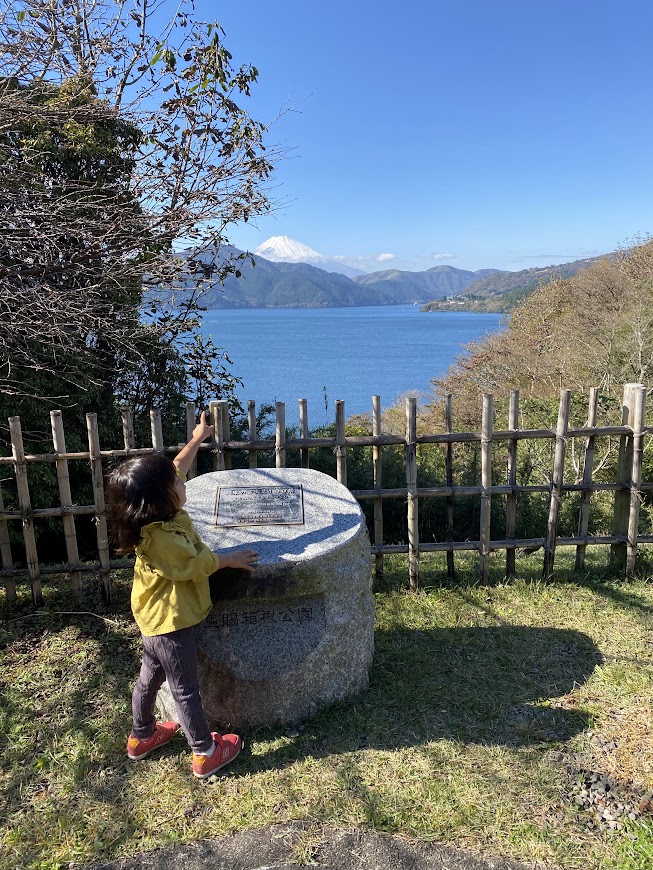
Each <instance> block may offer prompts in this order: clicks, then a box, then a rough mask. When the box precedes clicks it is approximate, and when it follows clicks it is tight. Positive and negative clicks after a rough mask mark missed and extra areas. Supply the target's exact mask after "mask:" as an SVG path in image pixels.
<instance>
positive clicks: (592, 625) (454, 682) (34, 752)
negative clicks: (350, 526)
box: [0, 559, 653, 870]
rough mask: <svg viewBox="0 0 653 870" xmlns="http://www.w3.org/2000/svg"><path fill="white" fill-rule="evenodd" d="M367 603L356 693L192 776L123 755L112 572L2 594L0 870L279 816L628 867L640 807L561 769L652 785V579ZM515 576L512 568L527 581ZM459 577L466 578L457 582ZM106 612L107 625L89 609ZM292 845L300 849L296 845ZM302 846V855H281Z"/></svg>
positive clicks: (434, 576)
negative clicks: (602, 820)
mask: <svg viewBox="0 0 653 870" xmlns="http://www.w3.org/2000/svg"><path fill="white" fill-rule="evenodd" d="M441 571H442V566H441V563H439V562H438V561H437V560H436V559H433V560H425V563H424V580H425V582H426V583H430V584H432V585H431V588H429V589H427V590H425V591H422V592H420V593H418V594H416V595H410V594H407V593H406V592H405V591H403V590H402V589H400V588H394V589H393V584H396V585H398V582H399V578H400V577H402V576H405V573H402V572H405V567H404V566H403V565H402V564H401V563H400V560H395V563H394V566H393V562H392V561H391V562H390V563H389V565H388V571H387V575H386V578H387V584H386V585H387V588H386V590H385V591H384V592H380V593H378V594H377V631H376V652H375V661H374V665H373V668H372V673H371V685H370V689H369V691H368V692H367V693H366V694H365V695H363V696H362V697H360V698H359V699H357V700H356V701H355V702H354V703H351V704H342V705H337V706H336V707H333V708H331V709H329V710H325V711H323V712H322V713H321V714H320V715H319V716H318V717H317V718H315V719H313V720H311V721H309V722H306V723H304V725H303V727H302V729H301V730H299V731H298V732H293V731H288V730H286V729H283V728H278V729H258V730H256V731H253V732H252V733H249V734H246V735H245V736H246V738H247V743H248V747H249V749H248V751H247V752H246V753H245V754H244V755H243V757H241V759H239V761H238V762H237V764H236V765H235V766H234V768H233V769H231V770H228V773H226V774H225V775H224V776H221V777H220V778H218V780H217V781H216V782H215V783H213V784H208V785H207V784H206V783H200V782H198V781H196V780H194V778H193V777H192V776H191V775H190V772H189V757H188V750H187V747H186V746H185V743H184V741H183V738H180V739H178V740H175V741H174V742H173V743H172V744H171V745H170V747H166V749H164V750H163V751H162V752H161V754H160V755H159V756H158V757H156V758H154V759H152V760H148V761H147V762H143V764H140V765H130V764H128V763H127V761H126V759H125V756H124V742H125V738H126V735H127V731H128V728H129V722H130V703H129V701H130V691H131V685H132V681H133V679H134V677H135V674H136V672H137V669H138V661H139V638H138V633H137V631H136V630H135V628H134V626H133V623H132V620H131V616H130V614H129V610H128V591H129V578H128V577H125V576H119V575H118V576H116V578H115V580H116V593H117V594H116V599H117V600H116V604H115V605H114V606H113V607H112V608H111V609H110V610H109V609H105V608H103V605H102V604H101V603H100V601H99V599H98V596H97V594H96V593H95V592H92V591H89V593H88V596H87V598H86V599H85V601H84V608H83V609H84V610H90V611H93V612H94V613H95V614H97V615H96V616H91V615H88V614H86V615H84V614H79V615H75V614H71V615H61V614H60V613H57V611H72V610H74V609H75V607H74V606H72V605H71V601H70V600H69V598H68V596H67V593H66V592H65V591H64V589H63V586H62V589H57V587H56V585H54V586H49V587H48V588H46V596H47V608H48V609H49V611H50V612H48V614H47V615H45V616H43V615H35V614H34V612H33V608H32V606H31V604H30V603H29V600H28V596H27V594H26V593H24V594H23V595H22V596H21V600H20V602H19V603H18V605H15V606H13V607H11V608H9V607H8V606H6V605H4V604H3V606H2V611H1V616H2V619H3V622H2V624H1V626H0V629H1V641H2V643H1V646H2V650H1V652H0V656H1V661H2V675H3V676H2V679H3V687H2V688H3V693H2V702H1V705H0V716H1V720H0V721H1V727H0V730H1V738H0V739H1V741H2V746H1V748H2V765H1V773H0V775H1V780H0V799H1V800H2V808H1V810H0V812H1V815H2V817H3V818H4V819H5V820H6V821H5V822H4V823H3V827H2V828H1V829H0V843H1V844H2V848H1V849H0V870H13V868H15V867H18V866H20V867H21V868H30V870H37V868H38V870H57V868H68V867H69V866H71V864H70V862H78V864H79V863H84V862H87V861H90V860H92V859H94V858H102V859H109V858H112V857H116V856H118V855H127V854H133V853H136V852H138V851H142V850H145V849H148V848H153V847H156V846H164V845H166V844H169V843H172V842H181V841H189V840H195V839H199V838H202V837H214V836H220V835H222V834H225V833H228V832H233V831H237V830H243V829H246V828H250V827H256V826H260V825H266V824H270V823H273V822H280V821H285V820H291V819H299V820H304V821H306V822H308V823H309V833H308V834H307V835H306V837H305V842H304V841H302V844H300V847H301V848H300V847H298V848H299V851H301V852H302V855H303V856H304V858H305V859H306V860H308V859H309V858H310V853H311V843H312V839H311V836H310V826H311V825H315V826H319V825H321V824H323V823H326V824H333V825H337V826H341V827H359V828H368V829H374V830H377V831H386V832H391V833H398V832H400V833H402V834H403V835H405V836H409V837H415V838H420V839H423V840H432V841H440V842H446V843H448V844H450V845H453V846H464V847H466V848H470V849H474V850H478V851H487V852H489V853H493V854H502V855H507V856H512V857H515V858H521V859H539V860H541V861H544V862H548V863H550V864H552V865H553V864H557V865H558V866H562V867H568V868H583V870H585V868H592V867H595V868H599V867H601V868H603V867H606V868H607V867H615V868H620V870H644V868H648V867H650V866H651V863H652V861H653V834H652V833H651V830H650V827H651V826H650V824H649V822H648V821H647V819H648V818H650V817H648V816H647V815H644V816H642V817H641V818H640V819H638V820H635V821H632V820H631V821H628V822H627V823H626V824H625V826H624V827H623V828H622V829H621V830H610V829H608V827H607V826H606V825H604V824H598V823H595V822H594V821H593V815H592V813H591V812H590V811H589V810H586V809H579V808H578V807H576V806H575V804H574V803H573V800H572V799H571V792H570V771H572V768H574V766H575V767H576V768H582V769H587V770H594V771H600V772H601V773H602V774H604V775H606V776H608V777H610V779H611V780H612V782H613V784H614V788H615V789H618V790H621V791H622V792H623V794H624V795H627V796H628V799H630V800H635V799H639V798H640V797H641V796H643V795H644V794H646V792H647V791H649V790H653V750H652V749H651V743H650V732H651V697H652V696H653V693H652V689H653V644H652V642H651V641H652V639H653V633H652V629H653V586H652V585H650V584H649V583H648V581H647V579H646V577H644V576H642V577H640V578H638V579H634V580H625V579H610V578H609V577H607V576H605V574H606V572H605V570H604V569H602V568H596V567H595V568H593V569H591V570H589V571H588V573H587V574H586V575H583V576H576V577H574V576H573V575H570V574H568V573H565V572H564V571H561V572H560V579H559V582H557V583H556V584H552V585H547V584H542V583H541V582H539V581H538V580H535V579H534V577H535V576H536V573H537V568H536V565H535V563H533V564H532V565H530V564H529V563H528V562H525V563H524V564H523V566H522V574H523V578H524V579H521V580H519V581H515V582H513V583H510V584H506V583H503V582H501V578H500V576H498V575H497V577H496V578H495V581H496V582H495V584H494V585H492V586H490V587H485V588H481V587H478V586H476V585H475V584H474V582H473V580H472V579H468V580H467V581H465V579H464V576H462V577H461V579H460V580H459V581H458V584H459V585H457V586H454V587H446V586H442V585H441V582H442V577H441ZM529 571H530V572H531V573H529ZM470 576H471V575H470ZM99 617H105V618H106V619H103V618H99ZM304 853H305V854H304ZM300 857H302V856H301V855H300Z"/></svg>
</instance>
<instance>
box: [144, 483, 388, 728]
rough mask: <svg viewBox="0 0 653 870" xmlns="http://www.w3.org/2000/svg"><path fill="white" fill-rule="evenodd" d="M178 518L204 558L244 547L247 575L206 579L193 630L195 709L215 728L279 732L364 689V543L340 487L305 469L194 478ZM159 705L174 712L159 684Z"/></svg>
mask: <svg viewBox="0 0 653 870" xmlns="http://www.w3.org/2000/svg"><path fill="white" fill-rule="evenodd" d="M186 489H187V497H188V502H187V504H186V510H187V511H188V513H189V514H190V516H191V518H192V520H193V523H194V524H195V528H196V529H197V531H198V533H199V534H200V536H201V538H202V540H203V541H204V542H205V543H206V544H207V545H208V546H209V547H210V548H211V549H212V550H214V552H216V553H217V554H218V556H219V555H220V553H221V552H222V553H226V552H229V551H230V550H236V549H243V548H251V549H254V550H256V551H257V552H258V553H259V556H260V560H259V562H258V563H257V565H256V569H255V571H254V572H253V573H252V574H250V573H248V572H246V571H235V570H233V569H229V568H225V569H223V570H220V571H217V572H216V573H215V574H214V575H213V576H212V577H211V581H210V582H211V593H212V598H213V601H214V608H213V611H212V612H211V613H210V614H209V616H208V617H207V619H206V620H205V621H204V622H203V623H202V625H201V626H200V627H199V629H198V636H197V639H198V666H199V675H200V691H201V694H202V701H203V703H204V707H205V710H206V713H207V717H208V719H209V721H210V722H217V723H219V724H220V725H228V726H234V727H236V726H243V725H268V724H270V725H271V724H291V723H296V722H298V721H300V720H302V719H305V718H309V717H310V716H313V715H315V713H316V712H317V711H318V710H319V709H320V708H321V707H324V706H326V705H328V704H330V703H332V702H335V701H340V700H344V699H347V698H350V697H354V696H355V695H357V694H359V693H360V692H362V691H363V690H365V689H366V688H367V685H368V672H369V667H370V664H371V661H372V652H373V643H374V604H373V597H372V572H371V559H370V543H369V538H368V534H367V528H366V525H365V519H364V517H363V514H362V512H361V509H360V507H359V505H358V503H357V501H356V500H355V499H354V497H353V496H352V495H351V493H350V492H349V490H347V489H346V488H345V487H344V486H342V484H340V483H338V482H337V481H336V480H334V479H333V478H332V477H329V476H327V475H325V474H322V473H320V472H318V471H313V470H309V469H249V470H242V471H217V472H213V473H210V474H203V475H201V476H199V477H196V478H194V479H193V480H190V481H189V482H188V484H187V488H186ZM159 704H160V706H161V707H162V708H163V712H164V713H165V714H166V716H168V717H172V718H174V716H175V707H174V702H173V700H172V697H171V696H170V694H169V691H168V687H167V684H164V687H163V688H162V690H161V692H160V694H159Z"/></svg>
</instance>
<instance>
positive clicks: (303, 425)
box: [299, 399, 310, 468]
mask: <svg viewBox="0 0 653 870" xmlns="http://www.w3.org/2000/svg"><path fill="white" fill-rule="evenodd" d="M299 437H300V438H301V439H302V440H303V439H304V438H308V402H307V401H306V399H300V400H299ZM299 461H300V465H301V467H302V468H308V467H309V464H310V459H309V454H308V447H302V448H301V449H300V451H299Z"/></svg>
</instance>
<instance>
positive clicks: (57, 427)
mask: <svg viewBox="0 0 653 870" xmlns="http://www.w3.org/2000/svg"><path fill="white" fill-rule="evenodd" d="M570 399H571V392H570V391H569V390H562V391H561V394H560V405H559V411H558V420H557V424H556V427H555V429H546V428H545V429H520V428H519V425H518V421H519V392H518V391H517V390H513V391H512V393H511V395H510V407H509V418H508V428H507V429H506V430H496V429H494V428H493V397H492V396H491V395H490V394H484V395H483V413H482V424H481V431H480V432H454V431H453V425H452V398H451V396H447V397H446V400H445V426H444V431H443V432H437V433H427V434H424V433H420V434H418V429H417V401H416V399H414V398H408V399H407V400H406V409H405V416H406V419H405V434H404V435H397V434H391V433H384V432H383V431H382V416H381V405H380V399H379V397H378V396H374V397H373V399H372V434H371V435H349V436H348V435H346V434H345V405H344V402H342V401H337V402H336V408H335V411H336V416H335V435H334V436H329V437H311V436H310V435H309V428H308V411H307V402H306V400H305V399H300V400H299V437H298V438H295V437H292V438H288V437H287V429H286V422H285V419H286V418H285V404H284V403H283V402H278V403H277V404H276V425H275V437H274V440H272V439H261V438H259V436H258V433H257V424H256V407H255V404H254V402H251V401H250V402H249V403H248V409H247V411H248V422H249V429H248V439H247V440H246V441H232V440H231V433H230V428H229V407H228V404H227V402H223V401H214V402H211V404H210V417H211V422H212V423H213V425H214V426H215V436H214V441H213V442H205V443H204V444H203V445H202V446H201V448H200V449H201V450H204V451H210V453H211V456H212V466H213V469H214V470H216V471H220V470H225V469H229V468H230V467H231V460H232V455H233V454H234V452H236V451H246V453H247V456H248V465H249V467H250V468H256V467H257V465H258V454H259V452H260V451H271V452H273V454H274V462H275V466H276V467H277V468H283V467H285V465H286V453H287V451H288V450H297V451H299V456H300V464H301V466H302V467H308V465H309V461H310V450H311V449H316V448H330V449H332V450H333V451H334V453H335V459H336V476H337V479H338V480H339V481H340V482H341V483H342V484H344V485H345V486H347V454H348V451H350V450H352V449H355V448H360V447H368V448H369V447H371V448H372V464H373V489H370V490H355V489H354V490H351V491H352V494H353V495H354V496H355V497H356V498H357V499H358V500H359V501H361V502H365V501H367V500H372V502H373V522H372V529H371V532H372V534H371V538H372V544H371V555H372V556H373V557H374V566H375V573H376V577H377V579H378V578H380V577H381V576H382V573H383V557H384V556H385V555H386V554H390V553H406V554H407V555H408V580H409V585H410V588H411V590H416V589H418V588H419V571H420V561H419V560H420V554H421V553H430V552H445V553H446V555H447V570H448V573H449V575H450V576H453V574H454V554H455V553H456V552H457V551H463V550H468V551H477V552H478V554H479V573H480V580H481V582H482V583H483V582H487V580H488V571H489V563H490V555H491V553H492V552H494V551H497V550H505V552H506V574H507V575H508V576H512V575H514V573H515V553H516V551H517V550H518V549H520V548H540V547H541V548H542V549H543V553H544V561H543V574H544V576H545V577H550V576H551V575H552V573H553V570H554V562H555V554H556V548H557V547H558V546H561V545H565V546H568V545H575V546H576V567H577V568H578V569H581V568H582V567H583V565H584V560H585V553H586V549H587V546H588V545H609V546H610V547H611V556H612V558H613V560H614V562H615V563H616V564H617V565H618V566H619V567H621V568H623V569H624V570H625V571H626V572H627V573H630V572H632V571H633V570H634V567H635V559H636V555H637V548H638V545H639V544H642V543H653V535H641V534H638V528H639V510H640V504H641V501H642V496H643V494H644V493H645V492H646V491H650V490H651V489H653V482H643V481H642V455H643V442H644V436H645V435H646V434H650V433H652V432H653V427H646V425H645V404H646V387H645V386H644V385H643V384H626V386H625V387H624V394H623V404H622V417H621V424H620V425H617V426H603V427H597V426H596V417H597V401H598V391H597V390H596V389H592V390H591V391H590V395H589V405H588V415H587V423H586V425H585V426H583V427H581V428H571V427H570V425H569V414H570ZM121 413H122V430H123V446H122V447H120V448H117V449H102V448H101V446H100V440H99V436H98V420H97V415H96V414H87V415H86V419H87V435H88V450H87V451H83V452H77V453H70V452H67V450H66V442H65V436H64V427H63V421H62V415H61V411H52V412H51V415H50V416H51V426H52V443H53V450H52V452H50V453H44V454H38V455H26V454H25V451H24V447H23V436H22V431H21V425H20V419H19V418H18V417H11V418H10V419H9V434H10V441H11V456H0V563H1V566H2V567H1V568H0V576H2V577H3V578H4V583H5V588H6V597H7V600H8V601H13V600H15V599H16V594H17V590H16V581H17V580H20V579H24V578H27V580H28V581H29V583H30V584H31V592H32V598H33V600H34V602H35V603H36V604H40V603H41V601H42V590H41V577H43V576H45V575H49V574H55V573H56V574H61V573H67V574H69V576H70V581H71V584H72V588H73V590H74V591H76V592H79V591H80V590H81V587H82V583H81V577H82V573H83V572H94V573H96V574H99V575H100V577H101V582H102V590H103V594H104V597H105V599H106V600H107V601H110V600H111V570H112V569H113V568H116V567H124V566H125V564H127V563H126V562H125V560H124V559H123V560H116V559H112V558H111V552H110V544H109V536H108V530H107V520H106V506H105V494H104V468H103V463H105V462H106V461H108V460H116V459H120V458H123V457H128V456H134V455H138V454H145V453H152V452H165V453H170V454H173V455H174V454H175V453H176V452H177V451H178V450H179V449H180V448H181V446H182V445H181V444H177V445H173V446H166V445H165V444H164V440H163V430H162V422H161V415H160V413H159V411H157V410H152V411H150V424H151V426H150V428H151V444H150V445H148V446H146V447H136V444H135V438H134V422H133V415H132V411H131V409H130V408H129V407H123V408H122V409H121ZM195 421H196V413H195V406H194V404H193V403H192V402H189V403H187V405H186V429H187V438H188V437H190V433H191V432H192V430H193V427H194V425H195ZM600 436H612V437H618V438H619V458H618V466H617V474H616V480H614V481H613V482H610V483H596V482H594V481H593V468H594V454H595V449H596V448H595V444H596V438H597V437H600ZM572 438H574V439H581V442H582V443H583V444H584V450H583V460H584V461H583V476H582V480H581V481H580V482H574V483H565V480H564V471H565V455H566V450H567V444H568V442H569V440H570V439H572ZM526 439H529V440H537V439H549V440H551V441H552V442H553V444H554V451H553V453H554V455H553V466H552V468H551V472H550V482H549V483H548V485H528V486H526V485H518V484H517V473H516V472H517V457H518V451H519V442H520V441H523V440H526ZM474 442H477V443H479V444H480V459H481V469H480V472H481V473H480V486H458V485H456V484H455V483H454V473H453V447H454V445H455V444H469V443H474ZM499 442H504V443H505V444H506V447H507V462H506V474H505V483H502V484H493V482H492V479H493V478H492V475H493V454H494V451H495V445H496V444H497V443H499ZM424 444H440V445H442V446H443V449H444V470H445V472H444V481H443V485H442V486H435V487H433V486H431V487H420V486H419V485H418V479H417V477H418V464H417V449H418V446H419V445H424ZM390 446H403V449H404V456H405V470H406V484H405V486H402V487H400V488H393V489H388V488H384V487H383V449H384V448H386V447H390ZM78 461H83V462H87V463H89V468H90V476H91V483H92V491H93V504H89V505H76V504H74V503H73V498H72V494H71V488H70V478H69V463H70V462H78ZM31 463H54V465H55V467H56V475H57V483H58V489H59V505H58V506H53V507H48V508H33V507H32V498H31V493H30V487H29V483H28V473H27V468H28V465H30V464H31ZM5 470H7V471H10V470H12V471H13V480H14V484H15V492H16V497H15V498H16V502H17V505H16V506H15V507H14V508H13V509H8V508H6V507H5V504H4V500H3V492H2V483H3V480H2V478H3V477H4V474H3V472H4V471H5ZM494 470H495V471H496V469H494ZM196 473H197V463H196V462H195V463H194V465H193V467H192V468H191V470H190V473H189V477H193V476H195V474H196ZM10 479H11V478H10ZM606 490H607V491H613V492H614V512H613V523H612V530H611V534H610V535H601V536H598V535H590V534H588V528H589V519H590V509H591V505H590V496H591V494H592V493H596V492H600V491H606ZM571 492H578V493H580V508H579V520H578V533H577V534H576V535H574V536H573V537H560V536H559V535H558V531H557V530H558V520H559V515H560V505H561V501H562V497H563V495H564V494H565V493H571ZM525 493H546V494H548V496H549V511H548V521H547V524H546V529H542V535H541V537H534V538H528V539H524V538H522V539H518V538H516V537H515V529H516V509H517V499H518V497H519V496H520V495H521V494H525ZM496 496H505V499H506V509H505V520H506V521H505V537H504V538H502V539H500V540H492V539H491V534H490V530H491V516H492V499H493V497H496ZM461 497H465V498H470V497H472V498H478V499H480V514H479V516H480V520H479V528H478V538H477V539H476V540H463V541H461V540H455V535H454V532H455V529H454V514H453V505H454V499H457V498H461ZM425 498H443V499H444V500H445V516H446V533H445V535H444V540H441V541H423V542H420V541H419V522H418V519H419V502H420V500H421V499H425ZM386 499H400V500H402V501H403V502H405V504H406V519H407V528H408V534H407V542H406V543H404V544H386V543H385V541H384V528H383V510H382V507H383V502H384V500H386ZM78 516H90V517H92V518H93V521H94V523H95V526H96V537H97V559H96V560H95V561H92V562H82V561H81V560H80V557H79V546H78V538H77V533H76V527H75V517H78ZM53 517H60V518H61V521H62V524H63V534H64V539H65V546H66V555H67V560H68V561H67V562H66V563H65V564H58V565H52V564H46V563H45V562H43V561H42V560H41V559H40V558H39V554H38V549H37V536H36V535H35V527H34V522H35V520H37V521H38V520H40V519H43V518H53ZM9 523H20V524H21V528H22V541H23V545H24V551H25V562H24V564H15V562H14V558H13V554H12V546H11V542H10V535H9Z"/></svg>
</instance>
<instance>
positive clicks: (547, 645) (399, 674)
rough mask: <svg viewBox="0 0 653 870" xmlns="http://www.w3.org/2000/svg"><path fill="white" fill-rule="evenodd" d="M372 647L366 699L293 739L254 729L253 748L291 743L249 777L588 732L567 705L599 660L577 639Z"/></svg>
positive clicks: (553, 636) (445, 640) (488, 633)
mask: <svg viewBox="0 0 653 870" xmlns="http://www.w3.org/2000/svg"><path fill="white" fill-rule="evenodd" d="M375 644H376V646H375V655H374V662H373V665H372V669H371V672H370V687H369V689H368V690H367V692H365V693H363V694H362V695H360V696H359V697H358V698H356V699H354V700H353V701H351V702H349V703H347V704H342V703H341V704H337V705H335V706H334V707H330V708H327V709H324V710H323V711H322V712H321V713H320V714H319V715H318V716H317V717H316V718H315V719H313V720H310V721H309V722H306V723H303V725H302V728H303V730H301V731H299V730H298V729H292V728H290V730H289V728H288V726H286V727H285V728H284V727H280V728H277V729H259V730H258V731H257V732H256V733H255V734H252V737H253V738H254V740H256V739H265V738H268V739H272V738H273V737H274V736H275V735H276V736H279V735H280V734H281V735H283V734H285V733H291V734H293V735H294V734H295V731H297V736H296V737H295V738H294V743H292V744H290V745H289V746H285V747H283V748H282V749H281V750H277V751H275V752H272V753H270V754H268V755H261V756H257V757H256V758H255V759H252V761H253V762H254V764H255V767H256V768H258V767H260V766H264V767H269V766H276V765H278V764H279V763H282V764H283V763H291V762H292V761H295V760H296V759H297V757H303V756H310V755H326V754H333V753H342V752H351V751H354V750H356V749H363V748H368V747H369V748H375V749H399V748H402V747H405V746H411V745H412V746H419V745H424V744H426V743H431V742H433V741H438V740H448V741H455V742H457V743H464V744H488V745H503V746H507V747H517V746H520V745H528V744H531V745H532V744H544V745H546V744H551V745H556V744H560V743H561V742H564V741H566V740H568V739H570V738H571V737H572V736H573V735H575V734H577V733H579V732H580V731H582V730H584V729H585V728H587V727H588V724H589V718H590V717H589V714H588V713H586V712H585V711H583V710H582V709H576V706H575V698H574V697H573V695H572V696H569V697H567V696H568V694H569V693H571V692H572V691H573V689H575V688H576V687H578V686H579V685H582V684H583V683H584V682H585V681H586V680H587V679H588V678H589V677H590V676H591V674H592V672H593V670H594V668H595V667H596V666H597V665H599V664H601V663H602V661H603V658H602V656H601V653H600V652H599V650H598V648H597V647H596V646H595V644H594V643H593V641H592V640H591V639H590V638H589V637H588V636H587V635H585V634H582V633H581V632H578V631H573V630H569V629H557V628H530V627H526V626H499V627H489V628H450V629H432V630H426V631H416V630H408V629H397V630H391V631H377V632H376V635H375Z"/></svg>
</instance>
